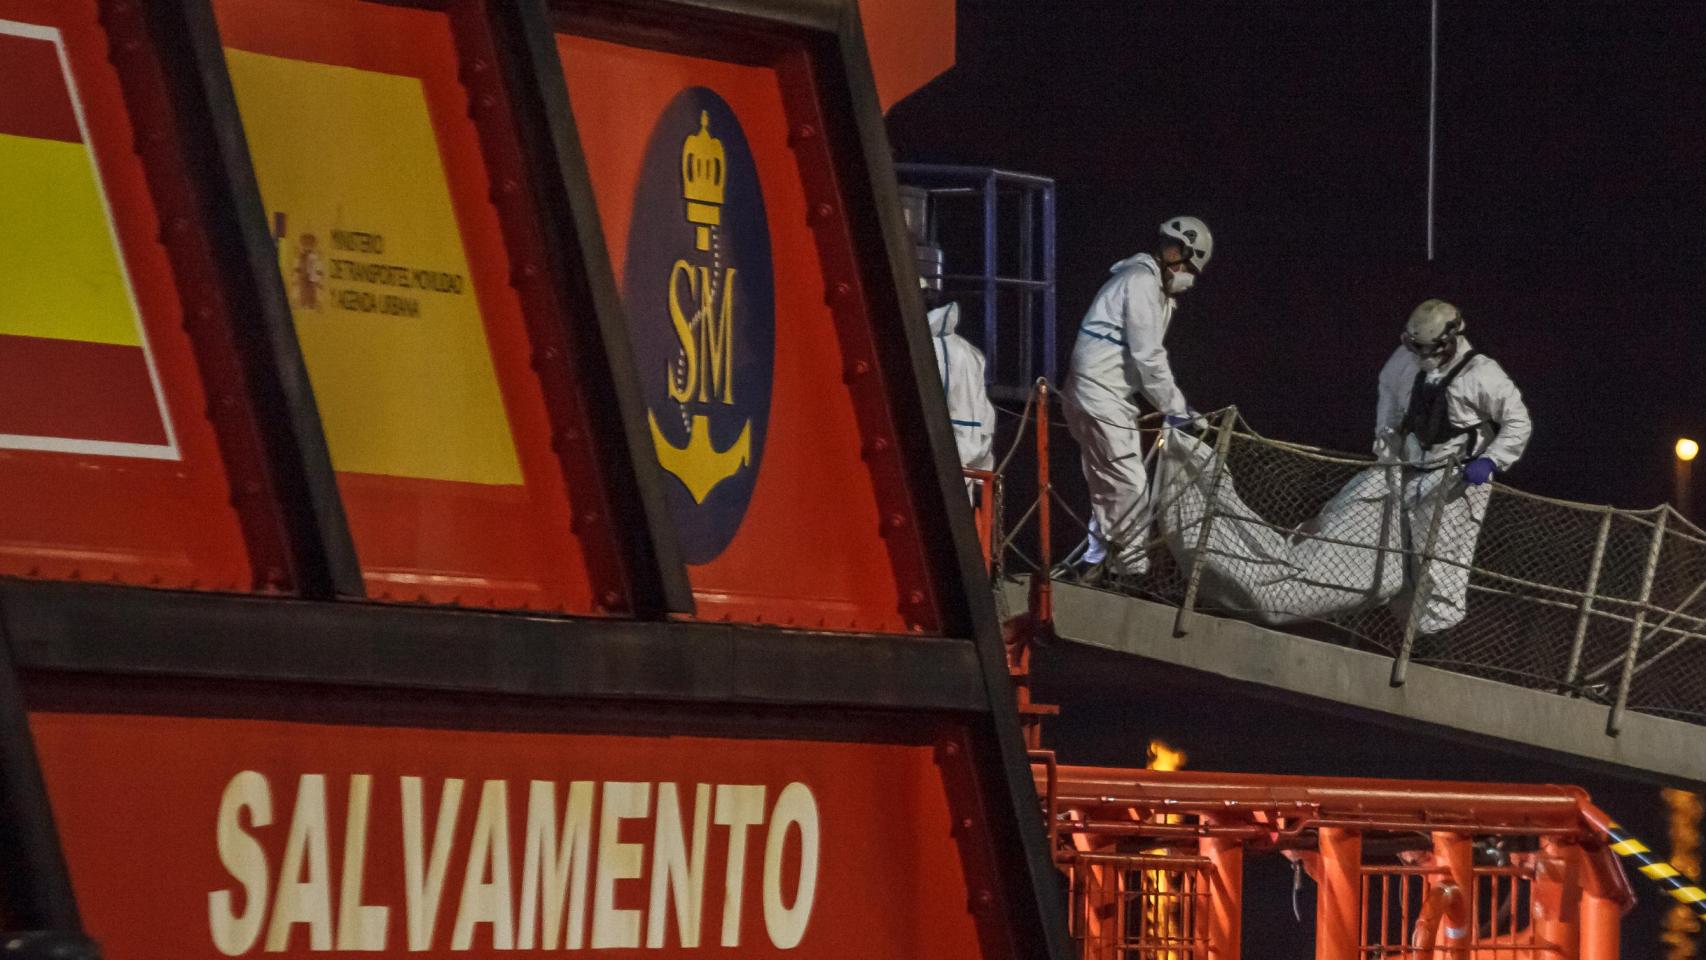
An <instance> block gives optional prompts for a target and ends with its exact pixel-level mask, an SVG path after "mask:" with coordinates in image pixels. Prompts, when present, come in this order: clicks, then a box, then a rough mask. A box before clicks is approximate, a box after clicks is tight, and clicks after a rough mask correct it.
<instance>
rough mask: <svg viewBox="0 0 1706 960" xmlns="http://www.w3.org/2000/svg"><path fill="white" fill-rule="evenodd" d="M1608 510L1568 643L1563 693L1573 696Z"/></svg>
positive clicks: (1606, 534)
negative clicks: (1574, 629) (1571, 637)
mask: <svg viewBox="0 0 1706 960" xmlns="http://www.w3.org/2000/svg"><path fill="white" fill-rule="evenodd" d="M1611 517H1612V512H1611V511H1610V510H1607V511H1605V516H1603V517H1601V518H1600V521H1599V536H1598V537H1597V538H1596V539H1595V540H1594V544H1593V560H1592V562H1590V563H1589V564H1588V582H1587V586H1585V587H1583V588H1582V612H1581V614H1580V615H1579V616H1577V618H1576V636H1575V639H1573V640H1571V641H1570V663H1569V666H1568V667H1567V668H1566V669H1565V671H1564V691H1565V692H1567V693H1570V694H1571V695H1575V693H1576V681H1577V680H1580V679H1581V671H1582V644H1584V643H1586V642H1587V636H1588V621H1589V620H1590V619H1591V618H1592V617H1593V596H1594V592H1595V591H1597V590H1598V589H1599V569H1600V566H1601V565H1602V564H1604V562H1605V541H1606V540H1607V539H1608V538H1609V537H1610V536H1611Z"/></svg>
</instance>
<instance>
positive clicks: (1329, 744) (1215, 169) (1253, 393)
mask: <svg viewBox="0 0 1706 960" xmlns="http://www.w3.org/2000/svg"><path fill="white" fill-rule="evenodd" d="M1440 6H1441V41H1440V88H1439V127H1438V129H1439V166H1438V177H1439V189H1438V215H1437V221H1436V224H1437V238H1438V239H1437V243H1438V254H1439V256H1438V260H1437V262H1435V263H1433V264H1429V263H1428V262H1427V261H1426V258H1425V246H1424V238H1425V232H1424V231H1425V218H1424V213H1425V196H1426V193H1425V189H1426V167H1425V155H1426V142H1427V125H1426V121H1427V99H1426V98H1427V76H1428V75H1427V40H1428V4H1427V2H1426V0H1380V2H1376V3H1360V4H1359V3H1350V2H1332V3H1329V2H1317V3H1308V2H1303V3H1298V2H1291V3H1283V4H1282V3H1256V2H1241V3H1222V4H1212V5H1211V4H1200V3H1192V4H1187V3H1182V2H1179V3H1173V2H1167V3H1163V2H1139V0H1121V2H1097V3H1073V4H1065V3H1059V2H1045V0H1023V2H1021V0H1002V2H974V0H961V2H960V4H959V13H960V24H959V38H958V41H959V48H958V64H959V65H958V66H956V67H955V68H954V69H953V70H952V71H950V72H949V73H947V74H946V75H944V76H943V77H941V78H939V79H938V80H937V81H935V82H934V83H933V84H931V85H930V86H928V87H926V88H924V89H923V90H922V91H920V92H918V93H916V94H914V95H913V96H912V97H910V98H908V99H907V100H904V101H902V102H901V103H899V104H897V105H896V106H895V107H894V108H892V109H891V110H890V112H889V130H890V135H891V138H892V140H893V143H894V146H895V150H896V154H897V157H898V158H899V159H901V160H907V161H935V162H955V163H969V164H978V165H998V166H1002V167H1006V168H1009V169H1016V170H1022V171H1027V172H1033V173H1039V174H1044V175H1048V176H1053V177H1055V178H1056V179H1057V181H1058V182H1059V185H1060V191H1061V192H1060V258H1059V269H1060V278H1061V291H1060V322H1061V326H1062V330H1061V337H1062V340H1063V352H1062V359H1063V362H1064V357H1065V356H1066V353H1065V350H1066V349H1069V348H1070V343H1071V338H1072V336H1073V334H1074V332H1075V331H1076V327H1077V322H1078V319H1079V318H1080V317H1081V316H1082V314H1083V311H1084V308H1085V307H1086V306H1087V305H1088V303H1089V301H1090V298H1091V297H1092V296H1093V295H1094V293H1095V291H1096V289H1097V287H1098V286H1099V285H1100V284H1101V283H1102V281H1103V280H1104V279H1105V277H1106V276H1107V268H1108V266H1109V265H1110V264H1111V263H1113V262H1114V261H1115V260H1118V259H1120V258H1122V257H1125V256H1127V255H1129V254H1131V253H1135V252H1137V251H1139V250H1142V249H1147V248H1148V246H1149V245H1150V244H1151V242H1152V237H1153V235H1154V224H1156V223H1158V222H1159V221H1160V220H1161V219H1162V218H1163V217H1166V216H1169V215H1173V214H1175V213H1194V214H1197V215H1199V216H1202V217H1203V218H1204V219H1206V220H1207V221H1208V223H1209V224H1210V226H1212V227H1213V228H1214V230H1215V239H1216V251H1215V261H1214V263H1213V264H1212V265H1211V266H1210V268H1209V271H1208V273H1207V275H1206V276H1205V278H1204V281H1203V282H1202V284H1200V285H1199V288H1198V290H1197V291H1194V292H1193V293H1192V294H1191V295H1190V296H1189V297H1188V298H1187V300H1186V304H1187V307H1186V309H1185V310H1184V311H1183V312H1182V314H1181V315H1180V317H1179V319H1178V320H1177V321H1176V322H1175V324H1174V326H1173V329H1172V332H1171V333H1170V335H1169V344H1168V345H1169V349H1170V351H1171V353H1172V355H1173V364H1174V370H1175V372H1176V373H1177V375H1178V377H1179V380H1180V384H1181V386H1182V387H1183V389H1184V390H1185V393H1186V395H1187V396H1188V397H1190V398H1191V400H1192V402H1193V404H1194V405H1195V406H1196V407H1197V408H1198V409H1202V410H1207V409H1210V408H1213V407H1217V406H1221V405H1224V404H1227V403H1236V404H1238V405H1239V406H1240V407H1242V408H1243V409H1244V411H1245V413H1246V415H1247V416H1248V417H1249V418H1250V420H1251V422H1252V423H1253V424H1254V425H1255V426H1256V427H1257V429H1259V430H1261V431H1262V432H1264V433H1268V434H1270V435H1273V436H1278V437H1285V438H1288V439H1295V440H1301V441H1306V442H1313V443H1317V444H1323V445H1328V446H1332V447H1337V448H1341V449H1347V450H1354V451H1362V450H1366V449H1367V444H1368V442H1369V439H1370V433H1371V430H1372V421H1373V416H1374V393H1375V377H1376V374H1377V373H1378V371H1379V369H1380V366H1381V364H1382V363H1383V362H1384V360H1385V359H1386V357H1387V356H1388V355H1389V354H1390V353H1391V351H1392V350H1393V348H1394V347H1395V346H1396V345H1397V338H1398V331H1399V329H1400V327H1401V325H1402V323H1403V320H1404V318H1405V317H1406V316H1407V315H1408V313H1409V310H1410V309H1411V308H1412V307H1413V306H1414V305H1415V304H1416V303H1417V302H1419V301H1420V300H1422V299H1424V298H1426V297H1429V296H1442V297H1445V298H1447V299H1450V300H1453V301H1455V302H1457V303H1458V304H1459V305H1460V306H1461V307H1462V308H1463V310H1464V313H1465V315H1466V316H1467V317H1468V319H1469V334H1470V338H1471V339H1472V341H1473V342H1474V343H1475V344H1476V346H1477V347H1479V348H1481V349H1482V350H1484V351H1485V352H1487V353H1489V354H1490V355H1492V356H1494V357H1496V358H1497V359H1499V361H1500V362H1501V363H1502V364H1503V365H1504V366H1505V368H1506V369H1507V370H1508V371H1510V373H1511V375H1512V377H1513V378H1514V379H1515V380H1516V382H1517V384H1518V385H1519V386H1520V387H1521V388H1522V390H1523V393H1524V395H1525V397H1526V399H1527V401H1528V404H1529V407H1530V409H1531V411H1532V412H1533V415H1534V419H1535V424H1536V431H1535V438H1534V441H1533V443H1532V445H1531V446H1530V448H1529V451H1528V454H1527V456H1526V457H1525V458H1524V460H1523V462H1522V463H1521V464H1520V465H1519V466H1518V468H1517V469H1516V471H1514V472H1513V473H1512V475H1511V476H1510V477H1509V478H1508V479H1509V480H1510V481H1511V482H1512V483H1515V484H1518V485H1521V486H1524V487H1526V488H1528V489H1531V490H1535V491H1537V492H1541V493H1546V494H1550V495H1553V496H1562V497H1568V498H1571V499H1578V500H1588V501H1595V502H1611V503H1616V504H1619V505H1624V506H1649V505H1652V504H1655V503H1657V502H1659V501H1661V500H1664V499H1666V498H1668V497H1669V496H1670V483H1671V472H1670V471H1671V452H1670V449H1671V443H1672V442H1673V441H1674V439H1675V438H1676V436H1678V435H1679V434H1684V433H1687V434H1691V435H1693V436H1695V437H1697V438H1699V437H1701V435H1702V434H1706V381H1703V380H1702V377H1701V367H1702V363H1703V361H1706V349H1703V347H1706V329H1703V328H1702V325H1701V322H1700V316H1701V307H1700V304H1701V303H1702V301H1703V299H1706V272H1703V271H1702V269H1701V263H1702V259H1703V254H1706V54H1703V53H1702V51H1703V50H1706V10H1702V9H1700V8H1699V7H1698V6H1697V5H1696V6H1689V5H1680V4H1678V5H1664V6H1660V5H1656V4H1653V5H1648V4H1639V3H1617V4H1611V3H1593V2H1585V0H1577V2H1568V3H1565V2H1560V3H1525V2H1504V3H1493V2H1490V0H1487V2H1472V0H1441V4H1440ZM964 266H971V265H970V264H965V265H964ZM949 268H950V271H952V270H953V269H954V265H953V264H950V265H949ZM972 333H973V335H974V336H975V335H976V334H975V331H972ZM1003 437H1004V438H1005V432H1004V434H1003ZM1002 444H1003V446H1004V445H1005V439H1003V440H1002ZM1062 693H1064V694H1070V699H1071V703H1070V705H1069V710H1068V714H1067V716H1066V717H1064V718H1063V719H1062V721H1061V723H1062V724H1063V725H1062V726H1060V727H1059V733H1060V734H1061V737H1060V742H1061V743H1063V744H1065V745H1068V751H1069V753H1070V752H1076V753H1077V756H1071V757H1069V759H1071V760H1075V761H1077V762H1092V763H1128V764H1129V763H1141V760H1142V744H1143V743H1144V742H1145V741H1146V738H1147V737H1148V736H1150V735H1165V736H1172V737H1174V738H1176V739H1180V740H1182V741H1184V744H1185V745H1186V746H1187V747H1188V748H1189V749H1191V750H1192V751H1193V753H1194V755H1195V756H1196V757H1197V762H1196V763H1194V764H1193V765H1195V766H1199V767H1202V768H1209V769H1217V768H1218V769H1256V770H1273V771H1291V772H1316V773H1345V774H1352V773H1361V774H1371V775H1385V776H1397V775H1409V776H1425V777H1459V778H1463V779H1511V780H1541V779H1565V780H1570V781H1573V782H1578V783H1582V784H1584V785H1586V786H1588V787H1589V788H1590V790H1592V791H1594V792H1595V793H1596V795H1598V796H1600V798H1601V799H1602V801H1603V802H1605V803H1606V805H1607V806H1608V807H1612V808H1616V814H1617V815H1618V816H1619V817H1621V818H1624V819H1625V822H1631V823H1632V825H1633V824H1634V823H1638V824H1639V828H1640V829H1643V830H1646V831H1648V832H1657V833H1659V834H1660V835H1659V836H1657V837H1655V838H1654V839H1656V840H1657V841H1658V842H1659V843H1660V844H1663V843H1664V837H1663V836H1662V830H1663V827H1662V824H1663V819H1662V815H1661V814H1660V812H1659V811H1660V807H1659V799H1658V796H1657V791H1656V790H1654V789H1653V788H1652V787H1651V786H1648V785H1640V784H1634V783H1631V782H1629V781H1625V780H1617V779H1613V778H1609V777H1602V776H1593V775H1590V774H1588V773H1584V772H1582V771H1578V770H1569V769H1564V768H1559V767H1553V766H1548V765H1546V764H1544V763H1540V762H1524V761H1518V760H1513V759H1512V758H1510V757H1508V756H1504V755H1499V754H1490V753H1487V752H1485V751H1475V750H1465V749H1463V748H1460V747H1457V746H1452V745H1447V744H1444V743H1443V742H1442V741H1437V740H1432V739H1429V738H1425V737H1419V736H1411V737H1399V738H1395V739H1389V738H1386V737H1372V738H1371V737H1366V736H1361V735H1359V732H1358V731H1356V730H1355V729H1348V728H1346V727H1345V725H1344V724H1343V723H1342V721H1335V720H1332V719H1323V718H1321V717H1319V716H1313V715H1310V714H1307V713H1304V712H1301V711H1295V710H1289V709H1286V710H1281V709H1278V708H1271V707H1257V706H1255V705H1247V704H1244V703H1242V702H1241V701H1237V698H1235V697H1234V698H1231V699H1230V700H1229V699H1227V698H1226V697H1224V696H1223V697H1222V698H1221V701H1216V700H1215V699H1214V696H1213V695H1211V694H1208V693H1204V692H1201V691H1198V692H1195V693H1193V692H1188V691H1186V692H1180V691H1177V690H1163V689H1155V688H1154V687H1153V685H1151V686H1143V685H1139V686H1138V687H1137V688H1136V689H1133V690H1131V691H1130V692H1129V693H1121V692H1118V691H1116V692H1107V691H1104V692H1103V693H1101V694H1090V693H1088V692H1087V691H1065V690H1063V691H1062ZM1222 701H1225V702H1222ZM1192 704H1195V705H1196V706H1191V705H1192ZM1204 704H1206V706H1205V705H1204ZM1229 719H1234V720H1236V723H1235V724H1233V725H1234V726H1236V725H1237V724H1239V723H1241V724H1242V725H1243V726H1242V727H1241V728H1239V729H1229V727H1228V720H1229ZM1274 731H1278V733H1277V734H1276V733H1274ZM1358 744H1362V745H1363V746H1362V747H1361V748H1358V747H1357V745H1358ZM1286 879H1287V877H1285V876H1277V875H1276V877H1269V878H1267V880H1268V881H1272V882H1274V883H1281V884H1283V883H1284V881H1285V880H1286ZM1264 882H1266V881H1264ZM1268 899H1270V900H1274V903H1270V906H1271V907H1273V909H1271V910H1265V911H1263V912H1261V913H1260V914H1259V915H1258V917H1257V921H1256V925H1254V926H1247V927H1246V930H1247V931H1250V930H1253V929H1258V928H1261V929H1265V930H1266V933H1265V934H1264V936H1265V937H1267V938H1268V939H1267V940H1266V942H1267V943H1268V944H1269V945H1270V946H1273V947H1275V950H1274V951H1273V952H1271V953H1268V954H1266V955H1285V956H1302V955H1306V953H1307V950H1308V937H1307V936H1303V937H1302V938H1301V939H1300V938H1299V937H1297V936H1294V935H1292V934H1291V933H1285V934H1281V933H1279V928H1280V926H1281V925H1282V924H1283V926H1284V928H1286V930H1288V931H1289V930H1290V928H1291V927H1292V922H1291V916H1290V908H1289V906H1285V905H1283V904H1282V903H1280V902H1279V900H1278V899H1276V898H1268ZM1643 899H1644V906H1643V908H1642V911H1641V913H1640V914H1639V916H1638V917H1636V918H1632V920H1631V926H1630V928H1629V934H1628V938H1627V939H1626V942H1625V949H1626V951H1627V955H1629V956H1633V957H1656V956H1660V955H1662V952H1661V948H1660V947H1659V945H1658V943H1657V941H1656V932H1657V927H1658V912H1659V910H1660V909H1661V908H1660V907H1659V906H1658V902H1657V901H1656V900H1655V898H1654V897H1653V896H1652V895H1651V894H1650V893H1647V892H1645V891H1643ZM1252 902H1254V901H1252ZM1282 906H1283V909H1281V907H1282ZM1253 909H1254V908H1253ZM1305 909H1306V910H1307V909H1308V908H1307V906H1306V907H1305ZM1282 914H1283V915H1282ZM1305 921H1306V922H1307V921H1308V914H1307V912H1306V913H1305ZM1250 922H1251V921H1249V920H1247V923H1250Z"/></svg>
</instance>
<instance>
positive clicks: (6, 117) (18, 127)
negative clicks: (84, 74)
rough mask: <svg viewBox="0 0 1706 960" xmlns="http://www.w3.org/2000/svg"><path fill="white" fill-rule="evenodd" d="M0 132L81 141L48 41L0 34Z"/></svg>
mask: <svg viewBox="0 0 1706 960" xmlns="http://www.w3.org/2000/svg"><path fill="white" fill-rule="evenodd" d="M0 133H9V134H13V135H14V136H19V137H35V138H37V139H40V140H63V141H65V142H67V143H82V142H83V135H82V133H80V132H79V131H78V129H77V114H76V113H75V112H73V111H72V109H71V91H70V90H68V89H66V86H65V74H64V72H63V71H61V69H60V66H59V51H58V49H57V48H55V47H54V45H53V43H52V41H48V40H36V39H32V38H30V37H20V36H16V35H14V34H9V33H0Z"/></svg>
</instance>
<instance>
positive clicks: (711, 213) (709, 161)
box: [681, 111, 728, 250]
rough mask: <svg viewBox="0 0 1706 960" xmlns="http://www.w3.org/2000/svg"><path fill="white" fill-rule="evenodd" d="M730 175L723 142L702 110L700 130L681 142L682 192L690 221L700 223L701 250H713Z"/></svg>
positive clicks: (698, 237) (696, 242)
mask: <svg viewBox="0 0 1706 960" xmlns="http://www.w3.org/2000/svg"><path fill="white" fill-rule="evenodd" d="M727 175H728V166H727V164H726V163H725V162H724V160H723V141H721V140H718V139H717V138H716V137H713V136H711V115H710V114H709V113H707V112H705V111H700V113H699V132H698V133H695V134H693V135H692V136H689V137H688V138H687V139H686V140H683V141H682V142H681V195H682V196H683V197H684V198H686V200H687V222H688V223H695V224H698V225H699V230H698V233H697V235H696V236H695V238H694V241H695V245H696V246H697V247H698V248H699V249H700V250H709V249H711V228H712V227H715V226H718V225H720V224H721V223H722V222H723V211H722V209H721V207H722V205H723V185H724V181H725V179H726V178H727Z"/></svg>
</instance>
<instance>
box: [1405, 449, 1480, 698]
mask: <svg viewBox="0 0 1706 960" xmlns="http://www.w3.org/2000/svg"><path fill="white" fill-rule="evenodd" d="M1441 469H1443V470H1447V471H1450V473H1451V475H1448V476H1446V477H1444V478H1442V479H1441V480H1440V482H1439V484H1438V486H1435V487H1434V492H1436V493H1437V494H1439V502H1438V503H1436V504H1434V515H1433V517H1432V519H1430V520H1429V521H1428V538H1427V540H1426V541H1425V543H1424V545H1423V547H1422V557H1421V560H1422V564H1421V569H1419V570H1418V571H1417V572H1416V582H1415V583H1413V584H1411V590H1410V613H1409V616H1407V617H1405V618H1404V640H1403V642H1402V643H1400V644H1399V645H1398V656H1397V657H1396V658H1394V659H1393V661H1392V681H1391V682H1392V686H1394V687H1401V686H1403V685H1404V680H1405V679H1406V678H1407V676H1408V674H1409V672H1410V653H1411V652H1412V651H1413V650H1415V648H1416V628H1417V627H1418V626H1420V624H1421V619H1422V605H1423V604H1424V603H1426V602H1427V597H1428V591H1429V590H1431V589H1433V577H1432V575H1431V574H1432V572H1433V561H1434V546H1435V545H1436V542H1437V541H1438V539H1439V522H1440V518H1441V517H1443V516H1445V501H1446V500H1447V499H1449V498H1450V493H1449V488H1450V487H1451V486H1452V485H1453V484H1458V483H1462V481H1461V480H1460V479H1458V478H1457V477H1456V476H1455V474H1456V472H1457V470H1458V464H1457V461H1455V460H1453V461H1452V462H1451V464H1450V465H1449V466H1446V467H1443V468H1441ZM1401 478H1402V474H1401V473H1400V479H1401ZM1399 496H1403V486H1402V484H1400V486H1399Z"/></svg>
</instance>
